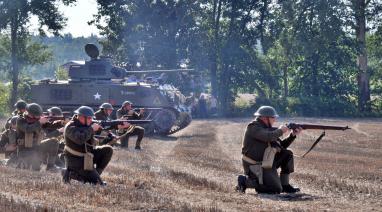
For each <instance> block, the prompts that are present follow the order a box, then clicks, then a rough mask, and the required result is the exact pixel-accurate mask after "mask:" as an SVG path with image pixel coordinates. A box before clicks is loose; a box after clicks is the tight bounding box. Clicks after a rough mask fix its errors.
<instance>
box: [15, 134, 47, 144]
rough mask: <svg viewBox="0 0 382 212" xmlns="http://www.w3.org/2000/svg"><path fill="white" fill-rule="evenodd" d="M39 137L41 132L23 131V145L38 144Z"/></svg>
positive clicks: (39, 141) (40, 137)
mask: <svg viewBox="0 0 382 212" xmlns="http://www.w3.org/2000/svg"><path fill="white" fill-rule="evenodd" d="M41 139H42V134H41V132H31V133H25V137H24V142H23V144H24V147H25V148H32V147H33V144H34V143H35V144H36V145H40V143H41ZM20 140H21V139H20ZM19 145H20V143H19Z"/></svg>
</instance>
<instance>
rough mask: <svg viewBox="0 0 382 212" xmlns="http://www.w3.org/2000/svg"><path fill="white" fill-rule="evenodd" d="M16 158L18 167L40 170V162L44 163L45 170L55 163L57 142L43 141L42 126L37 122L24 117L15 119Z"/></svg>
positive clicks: (52, 140)
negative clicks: (45, 165)
mask: <svg viewBox="0 0 382 212" xmlns="http://www.w3.org/2000/svg"><path fill="white" fill-rule="evenodd" d="M16 134H17V146H18V152H17V155H15V157H17V163H18V167H20V168H29V167H32V169H33V170H40V166H41V163H42V162H46V164H47V169H50V168H52V167H53V166H54V163H55V162H56V156H57V150H58V140H57V139H54V138H48V139H44V140H42V138H43V134H42V125H41V124H40V122H39V121H38V120H33V121H29V120H28V117H27V116H26V115H22V116H20V117H19V118H18V119H17V123H16Z"/></svg>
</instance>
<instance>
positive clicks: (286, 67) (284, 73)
mask: <svg viewBox="0 0 382 212" xmlns="http://www.w3.org/2000/svg"><path fill="white" fill-rule="evenodd" d="M283 81H284V100H286V98H287V97H288V95H289V90H288V64H284V67H283Z"/></svg>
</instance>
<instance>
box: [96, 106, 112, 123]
mask: <svg viewBox="0 0 382 212" xmlns="http://www.w3.org/2000/svg"><path fill="white" fill-rule="evenodd" d="M113 110H114V108H113V105H111V104H110V103H103V104H102V105H101V106H99V110H97V111H96V112H95V113H94V117H95V119H96V120H102V121H107V120H111V118H110V116H111V114H112V113H113Z"/></svg>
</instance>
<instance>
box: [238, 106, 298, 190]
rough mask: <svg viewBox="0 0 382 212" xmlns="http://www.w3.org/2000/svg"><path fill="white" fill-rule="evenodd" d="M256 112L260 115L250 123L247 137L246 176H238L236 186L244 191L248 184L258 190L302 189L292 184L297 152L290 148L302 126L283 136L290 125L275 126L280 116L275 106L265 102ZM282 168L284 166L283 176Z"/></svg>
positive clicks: (244, 141)
mask: <svg viewBox="0 0 382 212" xmlns="http://www.w3.org/2000/svg"><path fill="white" fill-rule="evenodd" d="M254 115H255V117H256V119H255V120H254V121H252V122H251V123H249V124H248V126H247V129H246V131H245V134H244V140H243V148H242V154H243V158H242V159H243V160H242V162H243V168H244V173H245V175H246V176H243V175H239V176H238V185H237V187H236V189H237V190H238V191H240V192H243V193H244V192H245V190H246V188H255V189H256V191H257V192H258V193H271V194H278V193H281V192H286V193H295V192H298V191H300V189H299V188H294V187H292V186H291V185H290V184H289V174H290V173H293V172H294V162H293V153H292V151H290V150H288V149H287V148H288V146H289V145H290V144H292V142H293V141H294V140H295V138H296V136H297V135H298V134H299V133H300V131H301V130H302V129H301V128H299V129H296V130H294V131H292V133H291V134H290V135H289V137H287V138H286V139H284V140H281V139H279V137H281V136H282V135H283V134H285V133H287V132H289V128H287V127H286V126H280V127H279V128H276V129H275V128H273V127H272V125H273V124H274V123H275V122H276V118H277V117H278V115H277V112H276V110H275V109H274V108H273V107H270V106H261V107H260V108H259V109H258V110H257V111H256V113H255V114H254ZM278 168H281V172H280V177H279V175H278V173H277V169H278Z"/></svg>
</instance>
